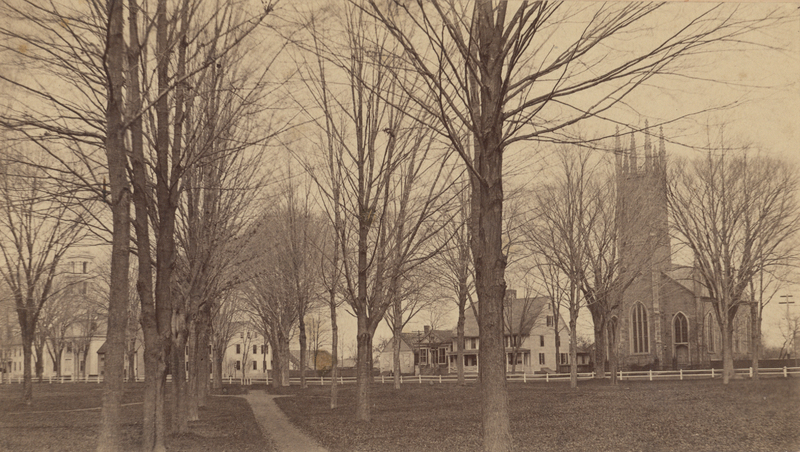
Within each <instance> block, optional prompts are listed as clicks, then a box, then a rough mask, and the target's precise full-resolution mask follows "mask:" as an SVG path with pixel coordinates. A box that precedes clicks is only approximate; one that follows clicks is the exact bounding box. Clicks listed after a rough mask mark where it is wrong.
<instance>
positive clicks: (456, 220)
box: [433, 182, 478, 385]
mask: <svg viewBox="0 0 800 452" xmlns="http://www.w3.org/2000/svg"><path fill="white" fill-rule="evenodd" d="M453 188H454V190H455V191H456V195H455V196H454V200H455V202H456V209H457V210H456V211H455V214H454V215H453V218H452V219H451V220H450V221H449V222H447V224H446V225H445V226H444V227H443V228H442V231H441V233H440V237H441V238H440V239H439V240H441V241H442V243H443V244H446V245H444V246H442V250H441V252H440V253H438V254H437V255H436V256H435V257H434V258H433V262H434V265H433V267H434V269H436V270H438V271H436V275H437V277H438V278H439V281H440V283H441V284H442V286H443V287H444V288H445V289H446V290H448V291H450V292H451V294H452V295H454V297H453V301H454V302H455V304H456V307H457V309H458V320H457V323H456V372H457V375H458V384H459V385H464V384H466V380H465V379H464V322H465V320H466V311H467V307H468V306H469V307H471V309H472V310H473V314H475V318H478V315H477V314H478V312H477V308H476V307H475V303H474V300H473V293H474V289H475V286H474V279H473V277H474V272H473V270H472V255H471V253H470V247H469V244H470V235H469V234H470V228H469V218H470V213H469V208H470V202H469V191H468V190H467V189H466V183H464V182H462V183H457V184H455V185H454V186H453ZM468 301H469V305H468V304H467V302H468Z"/></svg>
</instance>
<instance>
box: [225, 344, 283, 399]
mask: <svg viewBox="0 0 800 452" xmlns="http://www.w3.org/2000/svg"><path fill="white" fill-rule="evenodd" d="M272 356H273V361H274V357H275V347H272ZM224 358H225V349H221V348H217V347H215V348H214V357H213V362H212V363H211V373H212V374H213V375H212V376H211V379H212V385H211V387H212V388H214V389H222V360H223V359H224ZM273 372H274V367H273Z"/></svg>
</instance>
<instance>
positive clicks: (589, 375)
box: [0, 367, 800, 386]
mask: <svg viewBox="0 0 800 452" xmlns="http://www.w3.org/2000/svg"><path fill="white" fill-rule="evenodd" d="M734 371H735V372H736V375H737V376H739V377H743V378H750V377H752V376H753V368H752V367H750V368H743V369H734ZM758 373H759V376H760V377H765V378H789V377H790V376H800V367H782V368H761V369H759V371H758ZM170 377H171V376H169V375H168V376H167V380H168V381H171V378H170ZM593 378H594V372H582V373H578V380H591V379H593ZM617 378H619V380H620V381H633V380H636V381H654V380H699V379H709V378H722V370H720V369H691V370H644V371H619V372H618V374H617ZM476 379H477V375H476V374H474V373H473V374H467V375H465V380H466V381H475V380H476ZM507 379H508V381H510V382H520V383H533V382H546V383H549V382H559V381H562V382H563V381H569V374H568V373H550V374H546V373H545V374H509V375H508V376H507ZM222 380H223V383H228V384H241V385H248V386H249V385H254V384H268V383H269V379H268V378H267V376H266V375H260V376H256V377H252V378H251V377H248V378H234V377H227V378H223V379H222ZM38 381H39V380H38V379H37V378H34V382H38ZM102 381H103V377H102V375H87V376H85V377H74V376H66V377H48V378H45V379H44V380H43V382H45V383H49V384H54V383H55V384H64V383H101V382H102ZM136 381H144V378H137V379H136ZM375 381H376V382H380V383H382V384H392V383H393V382H394V378H393V377H391V376H385V375H381V376H377V377H375ZM457 381H458V377H457V376H456V375H413V376H410V375H401V376H400V383H402V384H423V383H428V384H437V383H456V382H457ZM337 382H338V383H339V384H350V383H355V382H356V377H337ZM0 383H3V384H11V383H22V376H21V375H19V376H13V377H12V376H4V377H3V378H2V381H0ZM289 383H290V384H300V378H299V377H296V378H290V379H289ZM306 383H307V384H308V385H310V386H324V385H326V384H330V383H331V378H330V377H308V378H306Z"/></svg>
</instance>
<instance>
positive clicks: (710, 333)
mask: <svg viewBox="0 0 800 452" xmlns="http://www.w3.org/2000/svg"><path fill="white" fill-rule="evenodd" d="M715 327H716V325H715V322H714V316H713V315H711V313H709V314H708V315H707V316H706V344H708V347H707V348H708V352H709V353H714V352H715V351H716V350H717V348H716V343H715V341H714V339H715V338H714V330H715V329H716V328H715Z"/></svg>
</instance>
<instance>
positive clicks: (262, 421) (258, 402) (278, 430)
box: [244, 391, 326, 452]
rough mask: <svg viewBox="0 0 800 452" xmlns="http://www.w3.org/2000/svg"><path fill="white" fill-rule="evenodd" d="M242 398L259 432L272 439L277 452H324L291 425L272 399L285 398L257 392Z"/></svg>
mask: <svg viewBox="0 0 800 452" xmlns="http://www.w3.org/2000/svg"><path fill="white" fill-rule="evenodd" d="M244 397H245V399H247V403H249V404H250V408H252V409H253V414H255V416H256V420H257V421H258V425H260V426H261V430H262V431H263V432H264V434H265V435H267V436H268V437H270V438H272V441H274V443H275V447H276V448H277V451H278V452H326V451H325V449H324V448H322V447H321V446H320V445H319V444H317V442H316V441H314V440H313V439H312V438H311V437H309V436H308V435H306V434H304V433H303V432H301V431H300V430H299V429H298V428H297V427H295V426H294V425H292V423H291V422H289V419H288V418H287V417H286V415H285V414H283V411H281V410H280V408H278V405H276V404H275V401H274V400H273V399H275V398H276V397H285V396H274V395H271V394H266V393H264V392H261V391H258V392H252V393H250V394H247V395H246V396H244Z"/></svg>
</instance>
